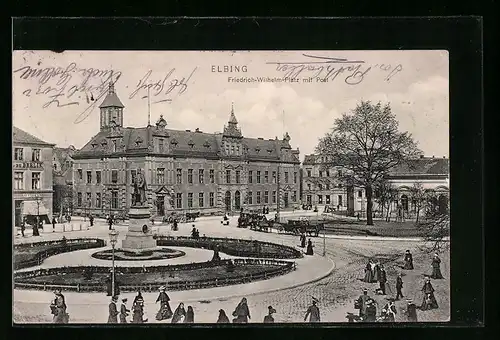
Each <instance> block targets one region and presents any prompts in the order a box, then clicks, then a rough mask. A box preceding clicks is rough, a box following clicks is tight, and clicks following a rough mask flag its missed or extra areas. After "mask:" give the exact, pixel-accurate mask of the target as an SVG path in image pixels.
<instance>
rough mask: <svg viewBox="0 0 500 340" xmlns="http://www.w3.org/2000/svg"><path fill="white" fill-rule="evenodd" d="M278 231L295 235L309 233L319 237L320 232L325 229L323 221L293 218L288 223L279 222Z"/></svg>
mask: <svg viewBox="0 0 500 340" xmlns="http://www.w3.org/2000/svg"><path fill="white" fill-rule="evenodd" d="M277 224H278V226H277V229H278V232H282V233H289V234H294V235H300V234H308V235H309V236H315V237H317V236H318V235H319V232H320V231H321V230H323V229H324V227H325V224H324V222H323V221H310V220H307V219H293V220H288V221H287V222H286V223H277Z"/></svg>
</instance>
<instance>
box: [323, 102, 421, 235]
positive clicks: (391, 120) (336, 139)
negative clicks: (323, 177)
mask: <svg viewBox="0 0 500 340" xmlns="http://www.w3.org/2000/svg"><path fill="white" fill-rule="evenodd" d="M398 125H399V124H398V121H397V119H396V117H395V115H394V114H393V113H392V111H391V107H390V105H389V104H385V105H384V106H382V104H381V103H380V102H379V103H377V104H375V105H374V104H372V103H371V102H369V101H361V103H359V104H358V105H357V106H356V108H355V109H354V110H352V112H351V114H345V113H344V114H343V115H342V118H339V119H336V120H335V123H334V127H333V129H332V131H331V132H329V133H327V134H326V135H325V136H324V137H322V138H321V139H320V141H319V144H318V146H317V147H316V152H317V153H318V154H319V155H321V156H326V159H327V160H328V162H326V164H325V167H329V168H330V167H333V166H336V167H341V168H344V169H345V170H346V171H347V174H348V176H349V177H350V179H351V181H352V183H353V185H355V186H357V187H361V188H364V189H365V192H366V201H367V207H366V214H367V222H366V223H367V225H373V216H372V210H373V202H372V199H373V198H372V196H373V188H374V186H375V185H376V183H377V182H378V181H380V180H381V179H382V178H384V176H385V175H386V174H387V173H388V172H389V171H390V170H391V169H393V168H394V167H395V166H398V165H399V164H401V163H403V162H405V161H406V160H407V159H409V158H414V157H416V156H418V155H419V154H420V151H419V150H418V148H417V144H416V143H415V141H414V140H413V138H412V136H411V134H410V133H408V132H400V131H399V130H398Z"/></svg>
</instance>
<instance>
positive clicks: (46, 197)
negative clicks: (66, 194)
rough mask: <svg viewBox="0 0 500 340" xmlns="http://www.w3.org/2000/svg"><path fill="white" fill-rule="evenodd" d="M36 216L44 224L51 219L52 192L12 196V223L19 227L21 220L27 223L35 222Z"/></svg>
mask: <svg viewBox="0 0 500 340" xmlns="http://www.w3.org/2000/svg"><path fill="white" fill-rule="evenodd" d="M37 216H38V217H39V218H40V220H41V221H43V222H44V223H50V221H51V218H52V192H44V193H24V194H15V195H14V222H15V226H17V227H20V226H21V223H22V221H23V218H25V219H26V220H27V223H30V224H31V223H32V222H33V221H36V219H37Z"/></svg>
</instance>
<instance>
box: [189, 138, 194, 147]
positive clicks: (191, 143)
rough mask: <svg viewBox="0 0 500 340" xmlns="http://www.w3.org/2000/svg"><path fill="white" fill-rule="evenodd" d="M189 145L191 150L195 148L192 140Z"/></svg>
mask: <svg viewBox="0 0 500 340" xmlns="http://www.w3.org/2000/svg"><path fill="white" fill-rule="evenodd" d="M188 145H189V146H190V147H191V149H192V148H193V147H194V142H193V140H192V139H190V140H189V142H188Z"/></svg>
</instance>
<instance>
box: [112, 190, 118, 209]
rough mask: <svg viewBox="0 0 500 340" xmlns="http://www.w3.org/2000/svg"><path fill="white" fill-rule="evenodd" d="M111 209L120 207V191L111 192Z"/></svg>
mask: <svg viewBox="0 0 500 340" xmlns="http://www.w3.org/2000/svg"><path fill="white" fill-rule="evenodd" d="M111 209H118V191H112V192H111Z"/></svg>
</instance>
